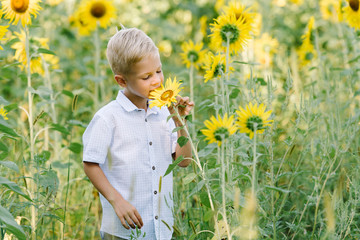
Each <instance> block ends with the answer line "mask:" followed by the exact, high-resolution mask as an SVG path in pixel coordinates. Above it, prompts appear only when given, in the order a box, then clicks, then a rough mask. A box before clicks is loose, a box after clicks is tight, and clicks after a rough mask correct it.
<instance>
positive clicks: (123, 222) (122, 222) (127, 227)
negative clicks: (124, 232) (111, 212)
mask: <svg viewBox="0 0 360 240" xmlns="http://www.w3.org/2000/svg"><path fill="white" fill-rule="evenodd" d="M120 222H121V224H122V225H123V226H124V228H126V229H129V226H128V225H127V224H126V222H125V220H124V218H120Z"/></svg>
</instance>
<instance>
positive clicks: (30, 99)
mask: <svg viewBox="0 0 360 240" xmlns="http://www.w3.org/2000/svg"><path fill="white" fill-rule="evenodd" d="M24 30H25V51H26V63H27V65H26V67H27V95H28V104H29V112H28V120H29V131H30V158H31V161H34V154H35V146H34V141H33V139H34V124H33V96H32V93H31V91H30V89H31V66H30V64H31V62H30V61H31V57H30V40H29V37H30V33H29V29H28V28H27V26H25V29H24ZM29 185H30V193H31V198H32V199H34V193H35V192H36V186H35V183H34V174H32V182H30V183H29ZM34 204H35V203H33V204H31V207H30V209H31V221H30V223H31V239H36V218H37V211H36V208H35V206H34Z"/></svg>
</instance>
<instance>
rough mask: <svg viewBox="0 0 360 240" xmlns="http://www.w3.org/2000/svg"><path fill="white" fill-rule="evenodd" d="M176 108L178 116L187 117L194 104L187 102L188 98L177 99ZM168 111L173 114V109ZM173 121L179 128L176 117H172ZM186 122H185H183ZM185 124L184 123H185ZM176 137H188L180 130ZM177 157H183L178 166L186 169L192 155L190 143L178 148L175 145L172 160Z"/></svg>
mask: <svg viewBox="0 0 360 240" xmlns="http://www.w3.org/2000/svg"><path fill="white" fill-rule="evenodd" d="M177 101H178V102H177V104H176V105H177V106H178V105H180V106H179V107H178V108H177V109H178V112H179V115H180V116H187V115H189V113H190V111H191V109H192V108H193V107H194V105H195V104H194V103H193V102H190V100H189V97H177ZM169 111H170V113H171V114H173V113H174V109H173V108H172V107H169ZM173 120H174V123H175V126H176V127H180V126H182V125H181V121H180V120H179V119H178V118H177V117H176V116H174V117H173ZM185 121H186V120H185ZM185 124H186V122H185ZM177 135H178V138H179V137H181V136H184V137H189V136H188V135H187V134H186V131H185V129H180V130H178V131H177ZM179 156H183V157H184V160H183V161H181V162H180V163H179V164H178V166H180V167H187V166H188V165H189V164H190V162H191V158H192V153H191V144H190V141H187V143H186V144H185V145H184V146H182V147H180V145H179V144H177V145H176V148H175V153H174V154H173V158H174V159H176V158H178V157H179Z"/></svg>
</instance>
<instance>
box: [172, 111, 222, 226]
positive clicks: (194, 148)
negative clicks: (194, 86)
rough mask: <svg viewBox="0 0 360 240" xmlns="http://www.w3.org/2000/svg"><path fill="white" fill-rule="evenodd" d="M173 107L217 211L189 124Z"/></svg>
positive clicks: (211, 205) (212, 205)
mask: <svg viewBox="0 0 360 240" xmlns="http://www.w3.org/2000/svg"><path fill="white" fill-rule="evenodd" d="M173 109H174V111H175V113H176V116H177V117H178V119H179V121H180V123H181V125H182V126H184V130H185V132H186V134H187V135H188V139H189V142H190V145H191V149H192V151H193V153H194V155H195V162H196V165H197V166H198V167H199V169H200V172H201V178H202V179H203V180H204V182H205V186H206V191H207V194H208V197H209V202H210V207H211V210H212V211H215V208H214V204H213V200H212V198H211V194H210V187H209V184H208V181H207V180H206V176H205V171H204V169H203V168H202V166H201V162H200V159H199V155H198V153H197V150H196V147H195V145H194V143H193V141H192V139H191V137H190V134H189V129H188V128H187V125H186V124H185V122H184V120H183V119H182V117H181V116H180V114H179V111H178V110H177V108H176V107H175V106H174V105H173ZM214 220H215V222H216V219H215V216H214Z"/></svg>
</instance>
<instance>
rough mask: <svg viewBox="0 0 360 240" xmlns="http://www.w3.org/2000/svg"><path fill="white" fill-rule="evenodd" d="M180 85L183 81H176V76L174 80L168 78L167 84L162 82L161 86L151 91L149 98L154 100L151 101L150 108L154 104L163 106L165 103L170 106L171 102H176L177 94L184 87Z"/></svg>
mask: <svg viewBox="0 0 360 240" xmlns="http://www.w3.org/2000/svg"><path fill="white" fill-rule="evenodd" d="M180 85H181V82H178V81H176V77H174V80H171V78H168V79H167V80H166V83H165V86H164V85H163V84H161V87H159V88H157V89H155V90H154V91H151V92H150V96H149V98H150V99H153V100H152V101H151V102H150V108H152V107H154V106H156V107H159V108H161V107H162V106H164V105H166V106H168V107H170V105H171V103H173V102H176V96H177V95H179V92H180V91H181V90H182V89H183V88H182V87H181V88H180Z"/></svg>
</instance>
